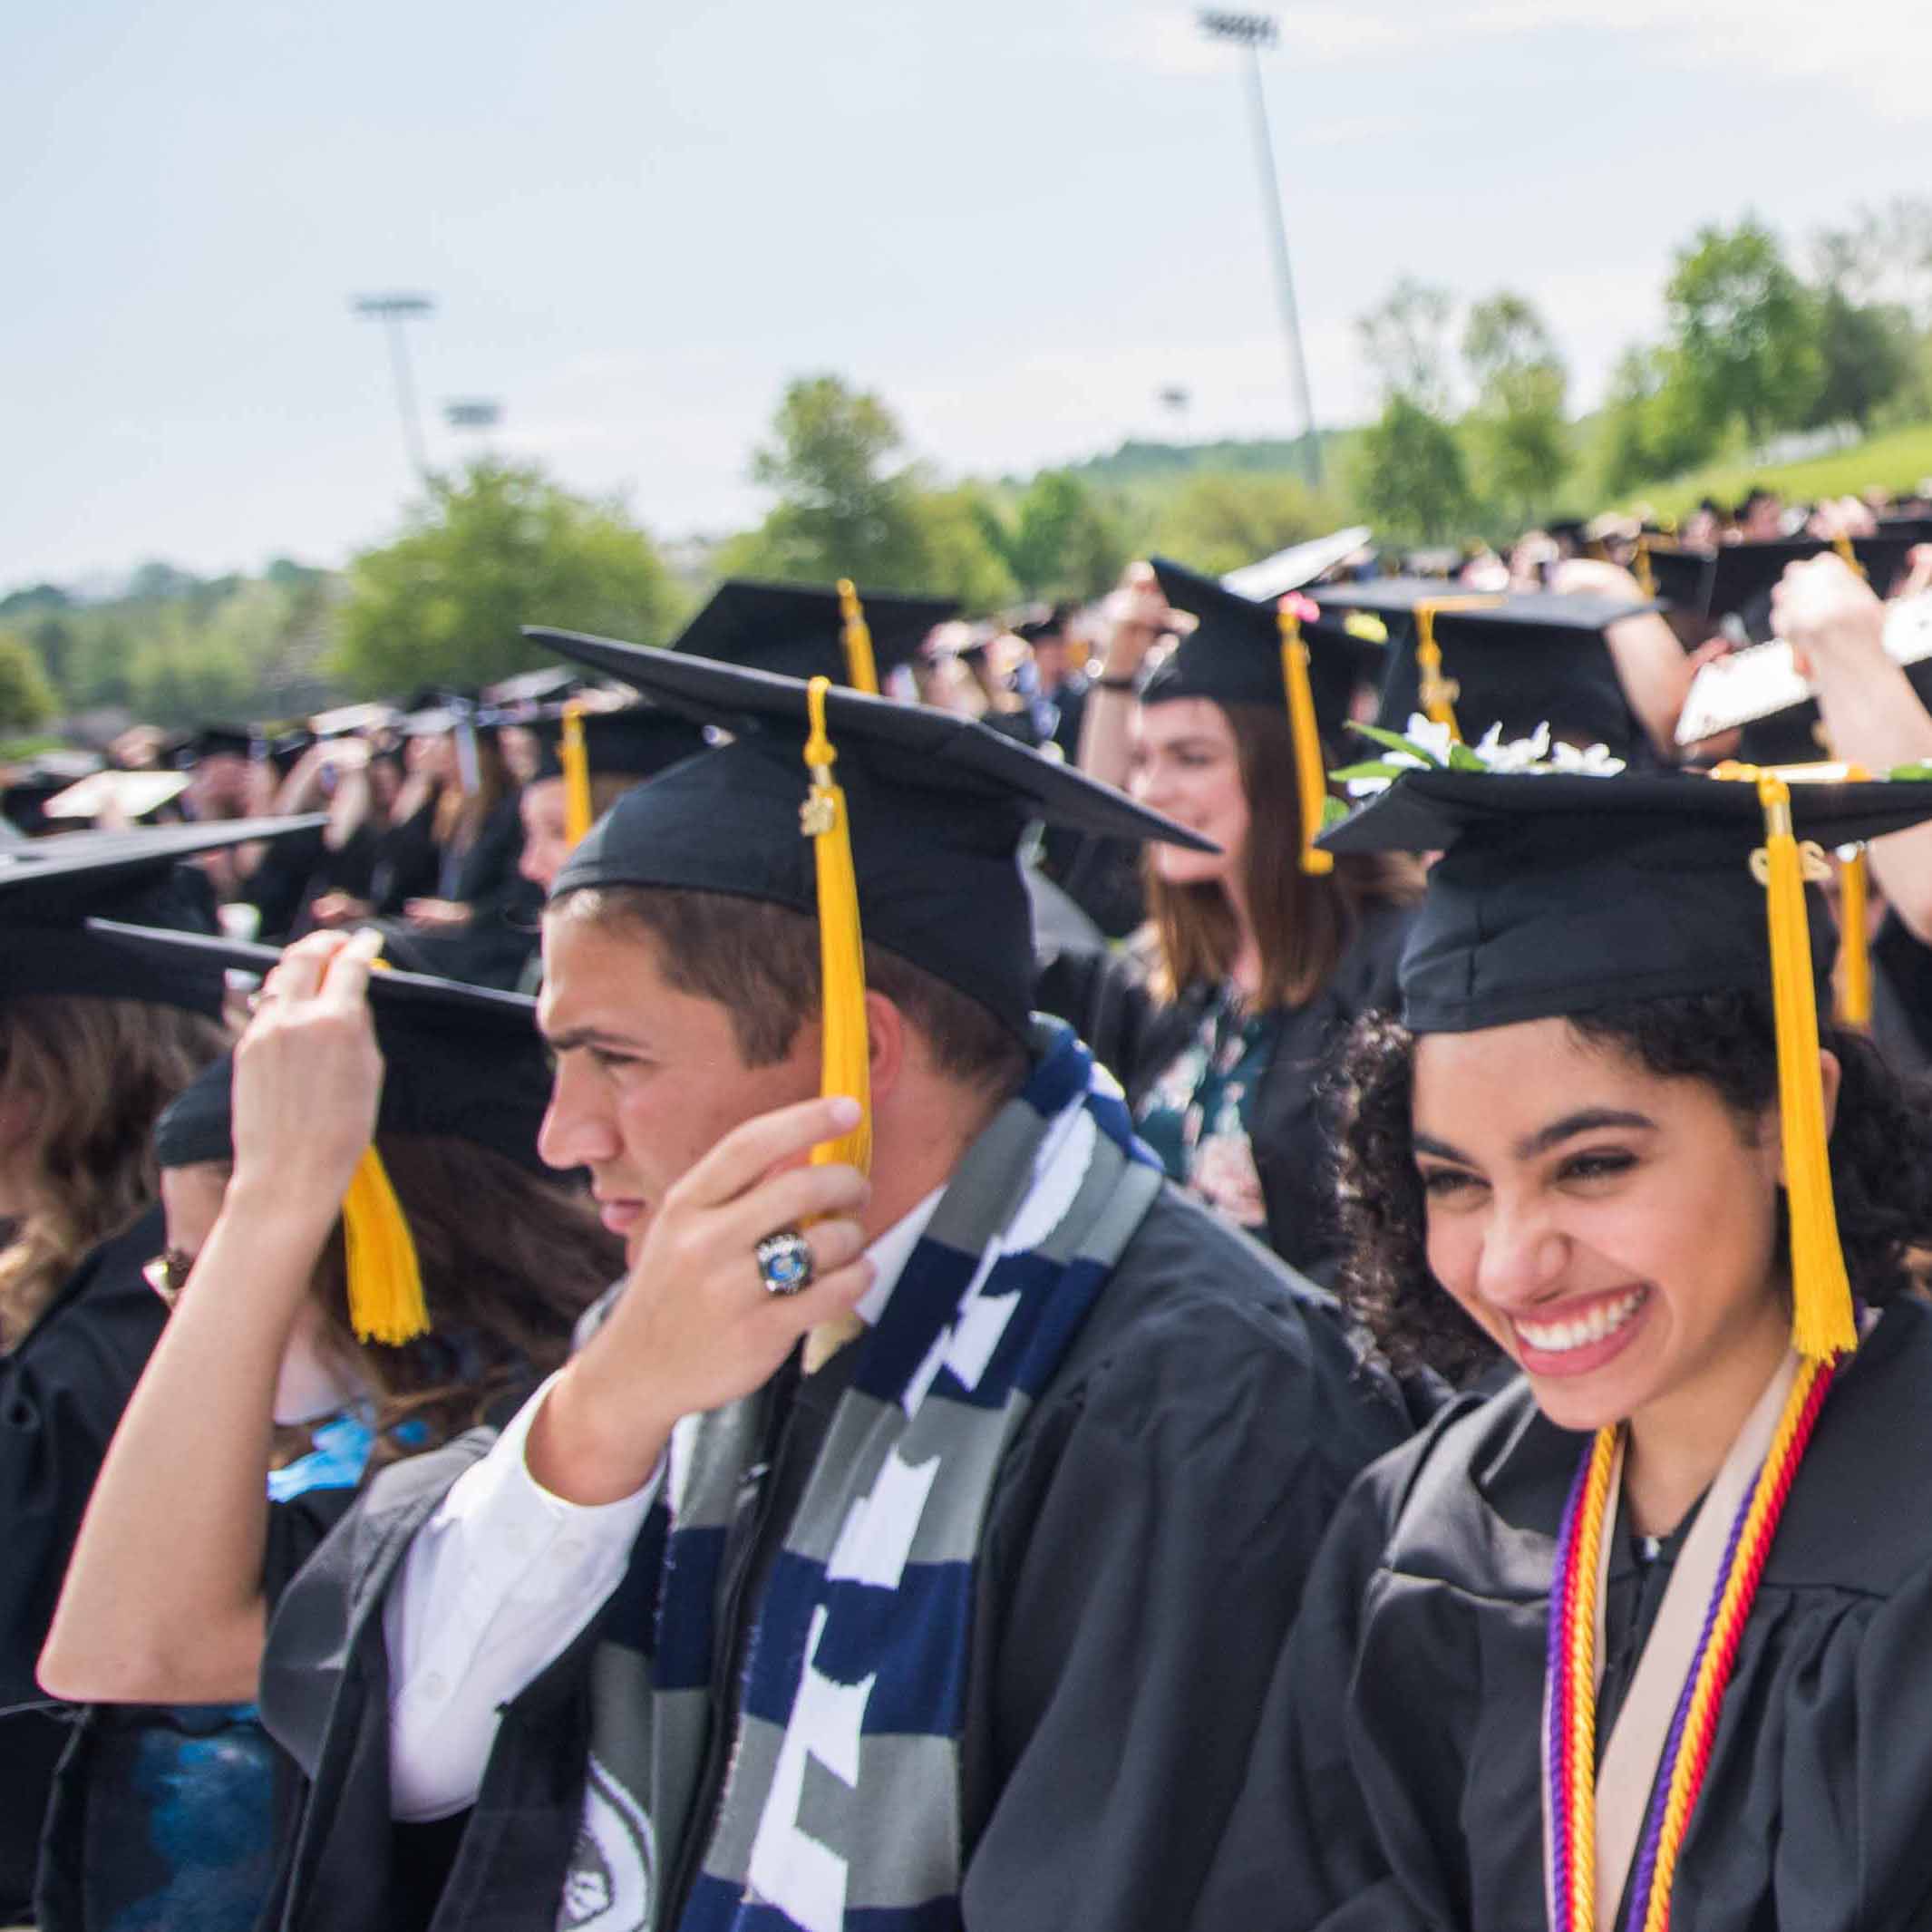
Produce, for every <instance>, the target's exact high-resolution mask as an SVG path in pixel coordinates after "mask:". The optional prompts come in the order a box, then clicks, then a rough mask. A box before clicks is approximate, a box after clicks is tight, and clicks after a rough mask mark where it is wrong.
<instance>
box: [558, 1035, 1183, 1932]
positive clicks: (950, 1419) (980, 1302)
mask: <svg viewBox="0 0 1932 1932" xmlns="http://www.w3.org/2000/svg"><path fill="white" fill-rule="evenodd" d="M1033 1044H1034V1055H1035V1065H1034V1073H1033V1076H1032V1078H1031V1079H1030V1080H1029V1082H1028V1083H1027V1084H1026V1087H1025V1089H1024V1092H1021V1093H1020V1094H1019V1095H1018V1096H1017V1097H1016V1098H1015V1100H1013V1101H1011V1102H1008V1103H1007V1105H1006V1106H1005V1107H1004V1108H1003V1109H1002V1110H1001V1111H1000V1112H999V1113H998V1114H997V1115H996V1116H995V1119H994V1121H992V1123H991V1125H989V1126H988V1128H987V1129H986V1131H985V1132H984V1133H983V1134H981V1135H980V1137H979V1138H978V1139H977V1140H976V1141H975V1142H974V1143H973V1145H972V1146H971V1147H970V1148H969V1149H968V1150H967V1151H966V1157H965V1159H964V1160H962V1161H961V1163H960V1165H959V1166H958V1168H957V1169H956V1170H955V1172H954V1174H953V1177H952V1180H951V1181H950V1182H949V1184H948V1185H947V1190H946V1192H945V1194H944V1196H943V1197H942V1198H941V1199H940V1201H939V1204H938V1206H937V1209H936V1210H935V1211H934V1214H933V1218H932V1220H931V1222H930V1224H929V1225H928V1227H927V1232H926V1234H925V1236H924V1237H923V1238H921V1240H920V1241H919V1243H918V1244H917V1247H916V1248H914V1250H913V1252H912V1255H911V1257H909V1259H908V1262H907V1264H906V1267H905V1268H904V1270H903V1272H902V1273H901V1275H900V1277H899V1279H898V1284H897V1286H895V1288H894V1289H893V1292H892V1295H891V1297H890V1299H889V1300H888V1304H887V1306H886V1308H885V1311H884V1313H883V1315H882V1316H881V1317H880V1319H879V1325H878V1326H877V1327H876V1328H874V1329H872V1330H871V1331H870V1332H869V1334H868V1335H865V1336H864V1337H863V1338H862V1339H861V1340H859V1342H856V1343H854V1344H853V1346H854V1347H855V1348H856V1349H858V1350H859V1355H858V1358H857V1360H856V1362H855V1364H854V1372H853V1380H852V1383H851V1385H850V1386H849V1388H848V1389H847V1390H846V1392H845V1393H843V1394H842V1395H841V1396H840V1401H839V1404H838V1407H837V1410H836V1412H835V1413H834V1415H833V1418H832V1421H831V1423H830V1432H829V1433H828V1435H827V1438H826V1441H825V1443H824V1447H823V1449H822V1451H821V1452H820V1456H819V1458H818V1461H817V1462H816V1464H815V1465H814V1468H813V1470H812V1472H811V1477H810V1479H809V1481H808V1484H807V1487H806V1490H805V1493H804V1497H803V1499H802V1500H801V1504H800V1506H799V1509H798V1511H797V1513H796V1515H795V1517H794V1519H793V1520H792V1521H791V1524H790V1525H789V1526H788V1527H787V1529H786V1531H785V1535H784V1541H783V1547H782V1550H781V1551H780V1553H779V1555H778V1558H777V1559H776V1562H775V1564H774V1566H773V1568H772V1574H771V1577H770V1580H769V1582H768V1585H767V1587H766V1588H765V1590H764V1593H763V1595H762V1598H761V1600H760V1601H759V1603H758V1604H757V1606H756V1608H755V1615H754V1621H753V1623H752V1629H751V1633H750V1641H749V1644H748V1646H747V1648H746V1652H745V1662H744V1669H743V1676H742V1679H741V1680H740V1682H739V1684H738V1685H737V1705H738V1708H737V1711H736V1714H735V1727H736V1728H735V1734H734V1735H733V1738H732V1739H731V1741H730V1742H731V1755H730V1769H729V1772H728V1774H727V1777H726V1781H725V1783H724V1787H723V1796H722V1799H721V1801H720V1803H719V1806H718V1809H717V1813H716V1816H715V1819H714V1820H713V1822H712V1826H711V1828H710V1830H709V1834H708V1842H707V1844H706V1846H705V1848H704V1860H703V1865H702V1868H701V1869H700V1870H699V1873H698V1876H697V1879H696V1881H695V1884H694V1888H692V1891H691V1894H690V1898H689V1901H688V1904H687V1905H686V1907H685V1908H684V1912H683V1913H682V1915H681V1917H680V1921H679V1927H678V1932H753V1928H756V1932H786V1928H791V1927H796V1928H798V1932H857V1928H859V1927H864V1928H865V1932H914V1928H917V1932H936V1928H939V1927H947V1926H951V1925H956V1923H957V1920H958V1907H957V1902H956V1901H957V1892H958V1888H959V1881H960V1872H961V1867H962V1862H963V1858H964V1847H963V1845H962V1842H961V1836H962V1827H961V1820H960V1811H959V1790H960V1776H959V1746H960V1735H961V1731H962V1728H963V1725H964V1722H965V1713H966V1670H967V1657H968V1653H969V1644H970V1640H971V1629H972V1619H973V1606H974V1600H975V1598H974V1589H975V1570H976V1560H977V1554H978V1549H979V1545H980V1539H981V1534H982V1530H983V1527H984V1524H985V1516H986V1510H987V1505H988V1500H989V1498H990V1496H991V1493H992V1490H993V1485H994V1481H995V1477H996V1475H997V1473H998V1470H999V1466H1000V1461H1001V1458H1002V1456H1003V1454H1004V1453H1005V1448H1006V1445H1007V1444H1008V1442H1010V1441H1011V1440H1012V1437H1013V1434H1014V1432H1015V1430H1016V1429H1017V1428H1018V1426H1019V1424H1020V1422H1021V1421H1022V1420H1023V1419H1024V1416H1025V1414H1026V1413H1027V1411H1028V1409H1029V1408H1030V1407H1031V1405H1032V1404H1033V1403H1034V1400H1035V1399H1036V1398H1037V1397H1038V1395H1039V1393H1040V1391H1041V1390H1042V1389H1043V1388H1044V1386H1045V1385H1046V1383H1047V1382H1048V1381H1049V1379H1050V1378H1051V1377H1052V1375H1053V1371H1054V1369H1055V1367H1056V1366H1057V1365H1058V1364H1059V1363H1060V1361H1061V1359H1062V1357H1063V1355H1064V1354H1065V1352H1066V1350H1067V1348H1068V1346H1069V1345H1070V1344H1071V1342H1072V1341H1073V1337H1074V1336H1075V1335H1077V1334H1078V1332H1079V1330H1080V1327H1081V1325H1082V1323H1083V1321H1084V1320H1085V1318H1086V1316H1087V1313H1088V1310H1089V1309H1090V1308H1091V1307H1092V1304H1093V1300H1094V1297H1095V1296H1096V1295H1097V1294H1098V1292H1099V1291H1100V1288H1101V1286H1102V1283H1103V1282H1104V1281H1105V1279H1106V1277H1107V1276H1108V1274H1109V1272H1110V1271H1111V1270H1112V1266H1113V1264H1114V1262H1115V1260H1116V1259H1117V1258H1118V1257H1119V1255H1120V1253H1121V1249H1122V1248H1124V1247H1125V1246H1126V1244H1127V1242H1128V1240H1129V1239H1130V1238H1131V1236H1132V1234H1133V1232H1134V1230H1135V1228H1138V1227H1139V1225H1140V1223H1141V1218H1142V1217H1143V1216H1144V1215H1145V1214H1146V1212H1147V1210H1148V1209H1149V1207H1150V1206H1151V1205H1152V1202H1153V1199H1154V1197H1155V1195H1156V1193H1157V1192H1158V1190H1159V1189H1160V1170H1159V1168H1158V1166H1157V1165H1156V1164H1154V1162H1153V1160H1152V1158H1151V1156H1150V1154H1149V1153H1148V1151H1147V1150H1146V1149H1145V1148H1143V1147H1141V1145H1140V1144H1139V1143H1138V1142H1137V1141H1135V1140H1134V1138H1133V1131H1132V1126H1131V1122H1130V1121H1129V1119H1128V1115H1127V1111H1126V1108H1125V1106H1124V1104H1123V1103H1122V1102H1121V1096H1120V1093H1119V1092H1118V1090H1117V1089H1116V1088H1115V1087H1114V1086H1113V1084H1112V1082H1111V1080H1109V1078H1108V1077H1107V1075H1106V1074H1105V1073H1102V1072H1100V1071H1099V1070H1097V1069H1096V1068H1095V1067H1094V1066H1093V1063H1092V1058H1091V1056H1090V1055H1089V1054H1088V1053H1087V1050H1086V1049H1085V1047H1083V1045H1081V1044H1080V1043H1079V1041H1078V1040H1077V1039H1076V1038H1075V1037H1074V1036H1073V1034H1072V1033H1070V1032H1068V1031H1067V1030H1066V1029H1065V1028H1063V1027H1060V1026H1057V1025H1049V1024H1046V1023H1044V1022H1038V1023H1036V1034H1035V1038H1034V1043H1033ZM761 1416H762V1408H761V1404H760V1403H758V1402H757V1401H755V1400H753V1401H748V1402H744V1403H736V1404H733V1406H731V1407H729V1408H726V1409H723V1410H720V1411H717V1412H716V1413H713V1414H709V1415H702V1416H694V1417H690V1418H688V1419H687V1420H686V1421H685V1422H683V1423H681V1424H680V1425H679V1428H678V1431H677V1432H676V1434H675V1437H674V1438H673V1442H672V1449H671V1468H670V1475H669V1478H668V1480H667V1482H666V1485H665V1488H666V1493H665V1497H664V1498H663V1499H662V1500H661V1501H660V1503H659V1505H658V1506H657V1509H656V1510H655V1512H654V1518H653V1521H652V1523H651V1524H650V1525H649V1526H648V1527H647V1528H646V1532H645V1534H644V1536H643V1537H642V1538H640V1539H639V1544H638V1551H639V1557H638V1560H637V1563H636V1566H635V1567H634V1569H633V1572H632V1576H631V1578H629V1579H628V1581H627V1582H626V1586H625V1587H624V1588H623V1589H622V1590H621V1591H620V1592H619V1597H618V1599H617V1601H616V1605H615V1606H614V1608H613V1611H612V1614H611V1616H610V1619H609V1623H608V1626H607V1629H606V1631H605V1633H604V1636H603V1641H602V1642H601V1643H600V1644H599V1646H598V1648H597V1655H596V1657H595V1659H594V1662H593V1665H592V1692H591V1696H592V1719H591V1725H592V1730H591V1739H592V1742H591V1760H590V1765H589V1771H588V1779H587V1790H586V1793H585V1805H584V1814H583V1827H582V1830H581V1831H580V1833H579V1836H578V1842H577V1846H576V1849H575V1852H574V1854H573V1858H572V1861H571V1867H570V1872H569V1878H568V1884H567V1888H566V1892H565V1897H564V1900H563V1906H562V1910H561V1913H560V1916H559V1917H558V1925H559V1926H560V1927H568V1928H569V1932H670V1927H668V1926H667V1925H666V1924H665V1920H664V1918H663V1917H662V1914H663V1913H664V1911H665V1899H664V1898H663V1896H662V1887H663V1884H664V1883H665V1877H666V1874H667V1873H668V1871H669V1869H670V1868H671V1867H672V1866H673V1865H674V1864H675V1861H676V1858H677V1850H678V1847H679V1846H680V1844H681V1842H682V1840H683V1839H684V1835H685V1833H686V1832H687V1831H688V1830H694V1829H702V1828H703V1826H702V1821H700V1820H694V1816H693V1812H694V1806H695V1805H696V1804H697V1803H698V1801H699V1798H700V1793H699V1791H698V1786H699V1782H700V1780H701V1778H702V1775H703V1767H704V1761H705V1753H706V1749H707V1745H708V1743H709V1742H710V1725H711V1710H710V1698H709V1686H710V1683H711V1678H712V1674H713V1669H714V1652H715V1646H716V1644H717V1642H718V1635H717V1627H716V1626H717V1616H718V1610H719V1592H720V1588H721V1583H722V1578H721V1574H720V1573H721V1569H722V1567H723V1554H724V1547H725V1540H726V1536H727V1532H728V1530H729V1528H730V1525H731V1522H732V1520H733V1515H734V1513H735V1511H736V1510H737V1509H738V1508H739V1507H740V1505H741V1500H742V1499H741V1494H740V1492H741V1486H742V1485H743V1482H744V1480H745V1476H746V1472H747V1471H748V1470H749V1469H750V1468H751V1466H752V1463H753V1462H754V1461H755V1460H756V1459H757V1457H758V1454H759V1450H760V1427H761Z"/></svg>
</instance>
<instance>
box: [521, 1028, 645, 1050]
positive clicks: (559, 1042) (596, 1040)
mask: <svg viewBox="0 0 1932 1932" xmlns="http://www.w3.org/2000/svg"><path fill="white" fill-rule="evenodd" d="M537 1030H538V1032H539V1033H541V1034H543V1044H545V1045H546V1046H548V1047H549V1050H550V1051H551V1052H552V1053H575V1052H576V1051H577V1050H578V1048H579V1047H583V1046H614V1047H618V1048H621V1049H623V1050H625V1051H626V1052H629V1053H637V1052H640V1051H641V1050H642V1048H643V1045H644V1043H643V1041H641V1040H636V1039H633V1038H632V1037H631V1036H630V1035H629V1034H621V1033H613V1032H612V1031H611V1029H610V1028H609V1027H607V1026H570V1027H567V1028H566V1029H565V1030H564V1031H563V1032H562V1033H545V1032H544V1029H543V1028H542V1027H540V1026H539V1028H538V1029H537Z"/></svg>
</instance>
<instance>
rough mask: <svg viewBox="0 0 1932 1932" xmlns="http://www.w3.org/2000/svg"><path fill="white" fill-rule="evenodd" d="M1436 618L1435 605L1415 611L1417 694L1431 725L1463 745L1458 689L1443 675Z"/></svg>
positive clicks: (1418, 606) (1418, 607) (1423, 605)
mask: <svg viewBox="0 0 1932 1932" xmlns="http://www.w3.org/2000/svg"><path fill="white" fill-rule="evenodd" d="M1435 614H1436V607H1435V606H1434V605H1433V604H1418V605H1417V606H1416V607H1415V666H1416V669H1417V671H1418V672H1420V673H1421V676H1420V678H1419V680H1418V689H1417V693H1416V694H1417V696H1418V697H1420V698H1421V700H1422V712H1423V714H1424V715H1425V716H1426V717H1427V718H1428V720H1429V722H1430V723H1432V724H1442V725H1446V726H1447V727H1448V729H1449V735H1450V736H1451V738H1452V739H1454V740H1455V742H1456V743H1458V744H1461V743H1462V731H1461V726H1460V725H1458V724H1457V723H1456V713H1455V700H1456V695H1457V693H1456V687H1455V685H1454V684H1451V682H1450V681H1449V679H1447V678H1446V677H1444V676H1443V675H1442V646H1441V645H1439V644H1438V643H1437V642H1436V641H1435Z"/></svg>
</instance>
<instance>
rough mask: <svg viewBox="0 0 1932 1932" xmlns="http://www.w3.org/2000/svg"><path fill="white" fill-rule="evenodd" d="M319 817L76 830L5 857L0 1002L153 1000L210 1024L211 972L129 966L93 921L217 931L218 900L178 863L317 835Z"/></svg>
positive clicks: (217, 993)
mask: <svg viewBox="0 0 1932 1932" xmlns="http://www.w3.org/2000/svg"><path fill="white" fill-rule="evenodd" d="M323 823H324V820H322V819H321V818H319V817H304V818H283V819H230V820H225V821H223V822H222V823H221V824H219V825H167V826H161V827H159V828H157V829H154V830H136V831H121V832H70V833H67V834H65V835H63V836H61V837H56V838H52V839H38V840H30V841H28V842H27V843H25V844H24V845H9V846H7V847H5V849H0V998H7V997H22V996H25V995H65V994H81V995H91V996H92V997H95V998H100V999H132V1000H146V1001H149V1002H151V1003H153V1004H155V1005H163V1006H185V1007H187V1008H188V1009H189V1011H191V1012H195V1013H203V1014H207V1015H210V1016H214V1015H219V1013H220V1011H221V995H222V980H221V975H220V974H219V972H212V973H211V972H210V971H209V969H208V967H207V966H206V964H205V963H202V962H199V961H197V962H192V963H190V962H186V961H183V962H181V963H179V964H177V965H175V966H156V965H153V964H151V963H143V962H141V961H138V960H134V959H131V958H130V957H129V956H128V955H127V954H126V953H125V952H124V951H122V950H121V949H120V948H119V947H111V946H108V945H106V944H105V943H104V942H102V940H101V939H99V938H98V937H95V936H93V935H92V934H91V933H89V932H88V931H87V930H86V929H85V925H84V922H85V921H86V920H87V919H88V918H90V917H94V916H101V917H115V918H121V919H128V920H132V921H137V922H140V923H142V924H146V925H150V926H158V927H173V928H175V929H177V930H182V931H190V932H191V931H197V930H199V931H201V932H204V933H209V932H212V931H213V930H214V927H215V917H214V896H213V894H212V892H211V891H210V890H209V886H208V881H207V879H205V878H204V877H203V876H202V875H201V874H200V873H199V872H198V871H195V870H193V869H186V868H181V867H180V860H182V859H188V858H191V857H192V856H193V855H194V854H196V853H198V852H211V851H217V850H219V849H221V848H223V847H225V846H230V845H240V844H243V843H245V842H248V841H252V840H268V839H286V838H289V837H292V836H294V835H296V834H298V833H302V832H311V831H314V830H316V828H317V827H318V826H320V825H322V824H323Z"/></svg>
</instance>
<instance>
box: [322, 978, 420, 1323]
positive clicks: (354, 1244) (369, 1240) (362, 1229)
mask: <svg viewBox="0 0 1932 1932" xmlns="http://www.w3.org/2000/svg"><path fill="white" fill-rule="evenodd" d="M370 965H371V966H372V968H373V969H374V970H377V971H383V972H386V971H387V970H388V967H387V966H386V965H385V963H384V962H383V961H382V960H380V959H376V960H372V961H371V962H370ZM342 1247H343V1259H344V1268H345V1273H346V1274H347V1276H348V1280H349V1324H350V1326H351V1327H353V1328H354V1330H355V1335H356V1339H357V1340H358V1341H363V1342H379V1343H381V1344H382V1345H383V1346H384V1347H386V1348H396V1347H400V1346H401V1345H403V1343H404V1342H410V1341H413V1340H414V1339H415V1337H416V1336H418V1335H427V1334H428V1333H429V1326H430V1313H429V1304H428V1303H427V1302H426V1301H425V1300H424V1298H423V1294H422V1264H421V1262H420V1261H419V1260H418V1259H417V1257H416V1244H415V1241H414V1239H413V1237H412V1236H411V1234H410V1231H409V1222H408V1221H407V1219H406V1218H404V1217H403V1204H402V1202H401V1201H399V1200H398V1199H396V1190H395V1187H394V1184H393V1182H392V1181H391V1180H390V1179H389V1170H388V1169H387V1168H385V1167H384V1166H383V1157H382V1155H380V1154H379V1153H377V1152H376V1150H375V1142H374V1140H373V1139H372V1140H371V1141H370V1143H369V1145H368V1146H367V1147H365V1148H364V1150H363V1157H362V1159H361V1160H359V1161H357V1162H356V1164H355V1172H354V1175H353V1176H352V1177H351V1179H350V1181H349V1191H348V1192H347V1193H346V1194H345V1195H344V1196H343V1198H342Z"/></svg>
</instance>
